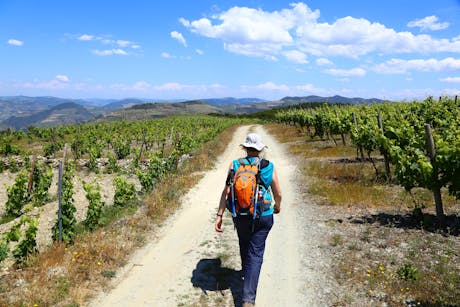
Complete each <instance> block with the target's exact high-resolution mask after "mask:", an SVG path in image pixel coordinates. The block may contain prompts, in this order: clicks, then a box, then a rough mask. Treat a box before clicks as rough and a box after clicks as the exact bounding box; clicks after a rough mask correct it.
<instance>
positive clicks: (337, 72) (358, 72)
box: [324, 68, 366, 77]
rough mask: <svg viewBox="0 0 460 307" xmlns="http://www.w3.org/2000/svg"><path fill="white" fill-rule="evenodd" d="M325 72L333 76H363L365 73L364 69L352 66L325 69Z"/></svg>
mask: <svg viewBox="0 0 460 307" xmlns="http://www.w3.org/2000/svg"><path fill="white" fill-rule="evenodd" d="M324 72H325V73H327V74H329V75H333V76H339V77H363V76H364V75H366V71H365V70H364V69H362V68H352V69H334V68H331V69H326V70H324Z"/></svg>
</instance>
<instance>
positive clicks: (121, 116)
mask: <svg viewBox="0 0 460 307" xmlns="http://www.w3.org/2000/svg"><path fill="white" fill-rule="evenodd" d="M209 113H222V112H221V110H220V109H219V108H217V107H215V106H211V105H209V104H206V103H204V102H202V101H200V100H191V101H185V102H176V103H144V104H139V105H134V106H132V107H130V108H126V109H121V110H117V111H114V112H112V113H110V114H108V115H106V116H104V117H102V118H100V119H99V120H142V119H151V118H158V117H165V116H169V115H178V114H209Z"/></svg>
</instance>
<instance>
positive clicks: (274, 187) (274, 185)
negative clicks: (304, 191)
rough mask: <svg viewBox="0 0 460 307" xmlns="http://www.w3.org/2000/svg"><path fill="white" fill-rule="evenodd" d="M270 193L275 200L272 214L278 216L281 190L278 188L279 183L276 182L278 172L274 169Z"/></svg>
mask: <svg viewBox="0 0 460 307" xmlns="http://www.w3.org/2000/svg"><path fill="white" fill-rule="evenodd" d="M271 187H272V191H273V196H274V198H275V208H274V213H275V214H278V213H280V212H281V198H282V197H281V188H280V183H279V180H278V172H277V171H276V168H275V169H274V170H273V178H272V184H271Z"/></svg>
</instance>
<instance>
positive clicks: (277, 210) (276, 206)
mask: <svg viewBox="0 0 460 307" xmlns="http://www.w3.org/2000/svg"><path fill="white" fill-rule="evenodd" d="M280 212H281V206H279V205H278V204H275V207H274V208H273V213H275V214H278V213H280Z"/></svg>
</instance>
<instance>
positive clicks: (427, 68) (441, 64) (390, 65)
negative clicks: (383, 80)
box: [374, 57, 460, 74]
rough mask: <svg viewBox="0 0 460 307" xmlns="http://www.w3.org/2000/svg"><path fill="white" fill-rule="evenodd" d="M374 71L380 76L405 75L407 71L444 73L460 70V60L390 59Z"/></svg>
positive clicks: (450, 58) (377, 66)
mask: <svg viewBox="0 0 460 307" xmlns="http://www.w3.org/2000/svg"><path fill="white" fill-rule="evenodd" d="M374 70H375V71H376V72H378V73H382V74H405V73H407V72H408V71H421V72H446V71H455V70H460V59H454V58H452V57H449V58H445V59H442V60H438V59H434V58H432V59H426V60H425V59H414V60H402V59H391V60H389V61H386V62H385V63H382V64H378V65H376V66H375V67H374Z"/></svg>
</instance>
